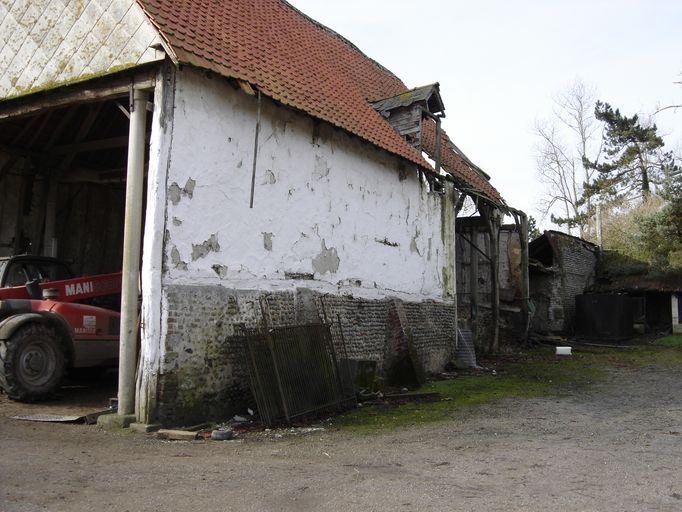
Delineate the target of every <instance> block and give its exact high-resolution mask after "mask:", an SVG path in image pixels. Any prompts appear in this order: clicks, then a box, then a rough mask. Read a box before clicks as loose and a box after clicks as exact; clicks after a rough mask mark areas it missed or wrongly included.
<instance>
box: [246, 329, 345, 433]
mask: <svg viewBox="0 0 682 512" xmlns="http://www.w3.org/2000/svg"><path fill="white" fill-rule="evenodd" d="M335 334H336V333H335ZM334 338H335V339H336V341H337V344H340V347H339V348H340V349H341V352H342V354H343V356H344V357H343V359H341V360H339V358H338V357H337V350H336V347H335V346H334V345H335V344H334V342H333V340H332V331H331V327H330V326H329V325H326V324H308V325H297V326H287V327H276V328H271V329H267V330H250V331H247V332H245V333H244V338H243V339H244V344H245V350H244V352H245V356H246V360H247V366H248V369H249V380H250V383H251V390H252V392H253V395H254V398H255V399H256V404H257V406H258V412H259V414H260V416H261V419H262V420H263V422H264V423H265V424H266V425H272V424H274V423H276V422H278V421H281V420H285V421H286V422H287V423H289V422H290V421H291V419H292V418H295V417H297V416H302V415H305V414H310V413H313V412H316V411H320V410H323V409H327V408H331V407H338V406H340V405H342V404H344V403H346V402H350V401H353V400H355V392H354V389H353V385H352V382H351V378H350V372H349V368H348V364H347V358H346V357H345V343H344V342H343V336H338V335H336V336H334Z"/></svg>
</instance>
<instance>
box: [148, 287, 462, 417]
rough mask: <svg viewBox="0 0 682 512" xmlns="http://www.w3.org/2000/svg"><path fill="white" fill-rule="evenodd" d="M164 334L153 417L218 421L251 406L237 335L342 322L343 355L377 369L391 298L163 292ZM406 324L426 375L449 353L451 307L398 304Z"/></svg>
mask: <svg viewBox="0 0 682 512" xmlns="http://www.w3.org/2000/svg"><path fill="white" fill-rule="evenodd" d="M165 297H166V302H167V305H168V306H167V311H168V319H167V325H168V330H167V334H166V337H165V340H164V341H165V357H164V359H163V361H162V365H161V366H162V369H161V374H160V376H159V386H158V390H159V391H158V400H157V418H158V420H159V421H160V422H161V423H163V424H166V425H188V424H192V423H198V422H200V421H204V420H209V419H211V420H221V419H226V418H229V417H231V416H232V415H233V414H236V413H238V412H243V410H244V409H245V407H247V406H249V405H250V406H252V398H251V394H250V391H249V387H248V375H247V373H246V367H245V365H244V358H243V353H242V347H241V344H240V343H239V338H238V334H239V333H240V327H241V326H244V327H247V328H253V327H257V326H259V325H260V324H261V323H262V322H263V318H265V319H266V321H267V323H268V325H271V326H282V325H293V324H301V323H311V322H319V321H324V320H325V318H326V320H327V321H328V322H334V323H336V322H338V321H339V320H340V326H341V330H342V332H343V338H344V340H345V344H346V349H347V352H348V356H349V358H351V359H364V360H374V361H377V363H378V368H379V369H380V370H381V369H382V367H383V363H384V357H385V353H386V346H387V341H388V337H389V333H388V329H387V325H388V313H389V307H390V304H391V303H392V301H394V300H395V299H383V300H368V299H360V298H356V297H352V296H345V295H344V296H339V295H322V294H319V293H317V292H314V291H312V290H309V289H305V288H299V289H297V290H296V291H295V292H294V291H292V292H269V293H265V292H258V291H242V290H230V289H227V288H223V287H221V286H180V285H172V286H167V287H166V288H165ZM401 305H402V310H403V312H404V321H405V322H406V324H407V325H406V326H403V327H407V328H409V329H410V330H411V332H412V336H413V341H414V348H415V350H416V352H417V354H418V357H419V359H420V361H421V363H422V364H423V365H424V369H425V370H426V371H427V372H437V371H440V370H441V369H442V368H443V366H444V365H445V364H446V363H447V361H448V360H449V359H450V357H451V356H452V353H453V350H454V336H453V333H454V321H455V315H454V306H453V304H452V303H442V302H435V301H424V302H402V303H401Z"/></svg>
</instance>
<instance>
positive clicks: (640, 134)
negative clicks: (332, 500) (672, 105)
mask: <svg viewBox="0 0 682 512" xmlns="http://www.w3.org/2000/svg"><path fill="white" fill-rule="evenodd" d="M595 117H596V118H597V119H598V120H599V121H601V122H603V123H604V149H605V151H604V154H605V158H604V159H603V160H602V161H601V162H592V161H590V160H588V159H587V158H585V159H584V161H583V164H584V165H585V166H586V168H591V169H596V170H597V171H598V172H599V176H598V177H597V179H595V180H594V182H593V183H591V184H589V183H588V184H586V185H585V190H584V195H583V201H587V200H589V199H591V198H594V197H596V198H599V199H601V200H602V201H607V202H611V201H617V200H632V199H635V198H641V199H642V200H646V199H647V198H648V197H649V195H650V194H651V193H652V191H654V190H655V189H656V188H657V187H659V186H661V185H662V184H663V183H664V182H665V179H666V177H667V176H670V175H671V174H674V173H675V170H676V166H675V160H674V157H673V155H672V153H671V152H664V151H663V146H664V143H663V139H662V138H661V137H660V135H658V131H657V128H656V125H655V124H654V125H651V126H642V124H641V123H640V120H639V118H638V116H637V115H636V114H635V115H634V116H632V117H627V116H624V115H622V114H621V113H620V111H619V110H618V109H615V110H614V109H613V108H612V107H611V105H609V104H608V103H602V102H601V101H598V102H597V104H596V107H595Z"/></svg>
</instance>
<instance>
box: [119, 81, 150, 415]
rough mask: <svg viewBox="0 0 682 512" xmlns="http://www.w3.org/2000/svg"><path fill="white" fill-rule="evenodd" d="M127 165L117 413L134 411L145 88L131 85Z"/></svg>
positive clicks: (146, 93) (146, 96)
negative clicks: (140, 88) (136, 87)
mask: <svg viewBox="0 0 682 512" xmlns="http://www.w3.org/2000/svg"><path fill="white" fill-rule="evenodd" d="M131 88H132V91H131V96H132V97H131V102H130V130H129V133H128V166H127V173H126V206H125V228H124V232H123V282H122V283H121V336H120V346H119V362H118V414H119V416H127V415H132V414H134V412H135V373H136V366H137V334H138V325H139V321H138V318H139V316H138V315H139V312H138V294H139V286H138V283H139V275H140V252H141V240H140V236H141V233H142V192H143V189H144V153H145V142H146V126H145V125H146V121H147V101H148V99H149V93H148V92H147V91H143V90H139V89H135V88H134V87H133V86H132V85H131Z"/></svg>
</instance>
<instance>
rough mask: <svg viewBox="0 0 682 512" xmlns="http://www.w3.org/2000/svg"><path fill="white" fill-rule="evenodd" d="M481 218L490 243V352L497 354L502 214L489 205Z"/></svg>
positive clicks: (498, 341)
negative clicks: (484, 223)
mask: <svg viewBox="0 0 682 512" xmlns="http://www.w3.org/2000/svg"><path fill="white" fill-rule="evenodd" d="M478 209H479V211H480V212H481V217H483V219H484V220H485V222H486V227H487V231H488V240H489V242H490V308H491V313H492V320H491V323H492V330H493V332H492V336H491V337H490V342H489V344H488V352H490V353H495V352H497V351H498V350H499V344H500V264H499V248H500V212H499V210H497V209H496V208H495V207H494V206H492V205H489V204H487V203H484V204H481V205H479V208H478Z"/></svg>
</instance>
